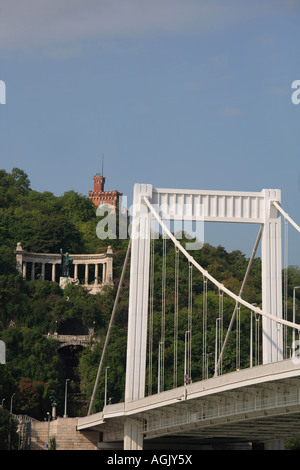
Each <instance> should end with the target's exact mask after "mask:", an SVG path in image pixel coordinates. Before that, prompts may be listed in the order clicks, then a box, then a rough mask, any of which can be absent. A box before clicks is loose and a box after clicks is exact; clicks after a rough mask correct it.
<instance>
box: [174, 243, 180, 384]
mask: <svg viewBox="0 0 300 470" xmlns="http://www.w3.org/2000/svg"><path fill="white" fill-rule="evenodd" d="M178 284H179V250H178V248H177V246H175V286H174V373H173V385H174V388H176V387H177V377H178V375H177V368H178V365H177V361H178Z"/></svg>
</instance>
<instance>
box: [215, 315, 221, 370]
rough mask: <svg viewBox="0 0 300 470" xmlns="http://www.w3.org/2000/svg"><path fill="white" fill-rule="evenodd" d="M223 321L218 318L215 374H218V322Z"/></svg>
mask: <svg viewBox="0 0 300 470" xmlns="http://www.w3.org/2000/svg"><path fill="white" fill-rule="evenodd" d="M219 321H221V318H220V317H218V318H217V319H216V344H215V376H216V375H218V369H217V368H218V336H219V334H218V323H219Z"/></svg>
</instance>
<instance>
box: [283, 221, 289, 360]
mask: <svg viewBox="0 0 300 470" xmlns="http://www.w3.org/2000/svg"><path fill="white" fill-rule="evenodd" d="M288 229H289V224H288V220H287V219H284V247H283V255H284V268H283V318H284V319H285V320H287V317H288V233H289V232H288ZM283 355H284V357H287V327H286V325H283Z"/></svg>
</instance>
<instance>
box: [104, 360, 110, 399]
mask: <svg viewBox="0 0 300 470" xmlns="http://www.w3.org/2000/svg"><path fill="white" fill-rule="evenodd" d="M108 369H110V366H107V367H106V368H105V384H104V406H106V405H107V371H108Z"/></svg>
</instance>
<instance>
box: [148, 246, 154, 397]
mask: <svg viewBox="0 0 300 470" xmlns="http://www.w3.org/2000/svg"><path fill="white" fill-rule="evenodd" d="M149 281H150V289H149V338H148V341H149V343H148V344H149V371H148V395H152V375H153V301H154V237H151V241H150V280H149Z"/></svg>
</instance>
